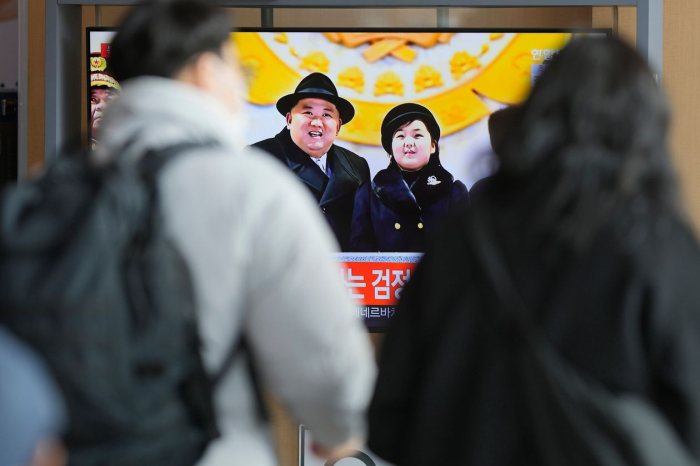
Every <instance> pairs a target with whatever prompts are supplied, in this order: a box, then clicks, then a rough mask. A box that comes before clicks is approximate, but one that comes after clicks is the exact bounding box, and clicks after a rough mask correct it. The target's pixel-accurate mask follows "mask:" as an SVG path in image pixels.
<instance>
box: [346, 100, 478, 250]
mask: <svg viewBox="0 0 700 466" xmlns="http://www.w3.org/2000/svg"><path fill="white" fill-rule="evenodd" d="M381 134H382V146H383V147H384V150H386V152H387V154H389V166H388V167H387V168H386V169H384V170H381V171H380V172H379V173H377V174H376V176H375V177H374V179H373V180H372V182H371V183H366V184H365V185H364V186H362V187H361V188H360V189H359V190H358V192H357V195H356V196H355V208H354V212H353V220H352V226H351V231H350V249H351V250H352V251H356V252H423V250H424V245H425V239H426V235H429V234H430V232H431V231H432V230H433V229H434V228H435V226H436V225H437V224H439V223H440V220H441V219H443V218H444V217H445V216H446V215H447V213H448V212H450V211H451V210H453V209H454V208H455V207H456V206H457V205H459V204H461V203H463V202H466V201H468V199H469V192H468V191H467V187H466V186H465V185H464V183H462V182H461V181H455V180H454V177H453V176H452V175H451V174H450V173H449V172H448V171H447V170H445V169H444V168H443V167H442V165H441V164H440V146H439V140H440V126H439V125H438V123H437V121H436V120H435V117H433V114H432V113H431V112H430V110H428V109H427V108H425V107H423V106H422V105H418V104H415V103H405V104H401V105H398V106H396V107H394V108H392V109H391V110H390V111H389V113H387V114H386V116H385V117H384V121H383V122H382V126H381Z"/></svg>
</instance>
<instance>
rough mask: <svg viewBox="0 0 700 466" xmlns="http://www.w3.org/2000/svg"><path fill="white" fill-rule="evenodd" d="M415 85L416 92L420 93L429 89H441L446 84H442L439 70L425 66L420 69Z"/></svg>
mask: <svg viewBox="0 0 700 466" xmlns="http://www.w3.org/2000/svg"><path fill="white" fill-rule="evenodd" d="M413 84H415V85H416V92H420V91H422V90H424V89H427V88H429V87H440V86H442V85H443V84H444V83H443V82H442V76H440V72H439V71H438V70H436V69H435V68H433V67H432V66H428V65H423V66H421V67H420V68H418V71H417V72H416V79H415V80H414V81H413Z"/></svg>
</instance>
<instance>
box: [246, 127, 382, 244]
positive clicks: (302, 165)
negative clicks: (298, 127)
mask: <svg viewBox="0 0 700 466" xmlns="http://www.w3.org/2000/svg"><path fill="white" fill-rule="evenodd" d="M253 147H257V148H259V149H262V150H264V151H265V152H268V153H269V154H271V155H273V156H274V157H275V158H277V159H278V160H279V161H280V162H282V163H284V164H285V165H287V166H288V167H289V168H290V169H291V170H292V171H293V172H294V173H295V174H296V176H297V178H299V179H300V180H301V181H303V182H304V184H305V185H306V186H307V187H308V188H309V190H310V191H311V193H312V194H313V195H314V197H315V198H316V201H317V202H318V206H319V208H320V209H321V213H323V215H324V217H325V218H326V220H327V221H328V224H329V225H330V227H331V229H332V230H333V233H335V237H336V238H337V240H338V243H339V244H340V248H341V250H342V251H347V250H348V244H349V240H350V222H351V221H352V211H353V206H354V203H355V193H356V192H357V190H358V188H359V187H360V186H362V185H363V184H365V183H366V182H368V181H369V180H370V174H369V165H368V164H367V161H366V160H365V159H363V158H362V157H360V156H359V155H357V154H355V153H354V152H351V151H349V150H347V149H343V148H342V147H338V146H336V145H335V144H333V145H332V146H331V148H330V149H329V150H328V158H327V160H326V163H327V165H328V166H329V167H330V170H331V176H330V178H329V177H328V176H327V175H326V174H325V173H323V172H322V171H321V170H320V169H319V168H318V166H317V165H316V164H315V163H313V161H311V159H310V158H309V155H308V154H307V153H306V152H304V151H303V150H301V149H300V148H299V147H298V146H297V145H296V144H295V143H294V141H293V140H292V137H291V135H290V134H289V130H288V129H287V128H284V129H283V130H282V131H280V132H279V133H278V134H277V135H276V136H275V137H274V138H270V139H265V140H263V141H260V142H256V143H255V144H253Z"/></svg>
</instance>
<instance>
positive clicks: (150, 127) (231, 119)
mask: <svg viewBox="0 0 700 466" xmlns="http://www.w3.org/2000/svg"><path fill="white" fill-rule="evenodd" d="M123 89H124V90H123V92H122V93H121V94H120V95H119V96H118V97H117V98H116V99H114V100H113V101H112V102H111V103H110V105H109V106H108V107H107V109H106V111H105V115H104V117H103V120H102V124H101V126H100V129H99V130H98V133H97V139H98V140H99V142H100V144H99V146H98V148H97V149H96V150H95V152H94V153H93V156H94V157H95V158H96V160H98V161H105V160H108V159H110V158H112V157H114V156H115V154H119V153H120V151H121V150H122V149H123V148H124V147H125V146H126V145H128V144H130V149H129V150H128V151H127V154H123V155H122V156H123V157H126V158H127V159H128V158H130V157H131V158H135V157H137V156H138V155H140V154H143V153H145V152H146V151H147V150H149V149H159V148H163V147H167V146H172V145H176V144H179V143H184V142H212V141H215V142H217V143H218V145H220V146H221V147H222V148H226V147H231V148H233V149H235V150H236V151H238V150H239V149H240V148H241V147H243V146H244V145H245V140H244V139H243V134H244V123H243V121H244V120H243V118H241V117H239V116H236V115H234V114H232V113H231V112H230V111H229V110H228V109H227V108H226V107H225V106H224V105H223V104H222V103H221V102H219V101H218V100H216V98H215V97H214V96H212V95H211V94H209V93H207V92H205V91H202V90H200V89H198V88H196V87H194V86H191V85H189V84H185V83H181V82H179V81H176V80H174V79H167V78H159V77H152V76H148V77H141V78H135V79H131V80H128V81H127V82H126V83H125V84H124V87H123Z"/></svg>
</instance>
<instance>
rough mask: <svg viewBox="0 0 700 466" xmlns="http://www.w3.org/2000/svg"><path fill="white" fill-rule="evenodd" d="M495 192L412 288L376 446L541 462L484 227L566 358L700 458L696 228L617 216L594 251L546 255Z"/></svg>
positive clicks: (386, 377)
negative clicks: (654, 417) (500, 320)
mask: <svg viewBox="0 0 700 466" xmlns="http://www.w3.org/2000/svg"><path fill="white" fill-rule="evenodd" d="M501 189H505V188H504V187H503V186H502V185H498V184H497V183H496V182H494V184H493V185H490V186H489V189H487V190H485V191H484V192H483V193H482V198H481V199H480V202H479V203H476V204H474V205H472V206H471V207H470V208H468V209H467V210H465V212H464V213H462V214H460V215H458V216H453V217H452V218H451V219H450V221H449V222H448V224H447V225H445V228H443V229H441V231H440V233H439V234H438V236H437V237H436V238H435V240H434V241H432V242H431V244H430V245H429V247H428V250H427V251H426V254H425V255H424V257H423V259H422V261H421V263H420V264H419V266H418V268H417V269H416V271H415V273H414V275H413V276H412V277H411V280H410V281H409V282H408V283H407V286H406V288H405V289H404V292H403V295H402V299H401V302H400V303H399V307H398V309H397V312H396V317H395V318H394V320H393V321H392V322H393V326H392V328H390V330H389V333H388V335H387V337H386V339H385V341H384V344H383V346H382V353H381V360H380V370H379V380H378V382H377V385H376V391H375V394H374V398H373V400H372V403H371V407H370V411H369V447H370V448H371V449H372V450H373V451H374V452H375V453H376V454H378V455H379V456H381V457H382V458H385V459H387V460H389V461H391V462H392V463H394V464H396V465H397V466H406V465H427V464H430V465H433V464H435V465H437V464H451V465H452V464H454V465H489V466H514V465H518V466H520V465H525V466H529V465H539V464H543V462H542V461H541V458H540V457H539V455H538V452H537V451H535V449H534V440H533V439H532V437H531V434H530V430H531V423H528V422H527V419H528V418H527V416H526V415H524V414H523V411H522V409H523V407H522V404H523V401H522V396H521V392H519V390H518V388H517V386H518V384H517V380H518V379H517V378H515V377H514V376H513V373H514V368H513V366H512V365H510V362H511V359H510V358H509V350H513V349H514V348H513V346H512V345H510V344H509V342H510V341H511V340H509V339H508V338H507V337H506V336H505V335H504V332H503V331H502V330H500V329H499V327H497V326H496V322H495V310H494V309H493V308H492V306H493V303H494V302H497V301H495V300H494V299H493V297H492V296H491V292H490V291H489V289H490V288H489V285H488V284H487V282H486V281H485V279H484V275H483V272H482V270H481V268H480V266H479V265H478V263H477V259H476V256H475V254H474V250H475V248H478V247H479V244H477V243H476V241H475V240H474V239H473V233H472V232H471V230H470V228H469V225H471V224H473V222H477V221H480V222H487V224H488V228H489V229H490V230H491V231H493V232H494V234H493V237H494V242H495V243H496V245H497V247H498V248H499V249H500V250H501V252H502V255H503V256H504V257H505V260H506V262H507V267H508V269H509V270H510V272H511V274H512V276H513V278H514V280H515V283H516V286H517V288H518V291H519V292H520V294H521V295H522V297H523V302H524V304H525V306H526V307H527V308H528V309H530V310H531V311H533V313H534V312H536V319H537V320H538V321H539V322H540V325H541V327H542V329H543V331H544V333H545V335H546V337H547V338H549V339H550V341H551V342H552V343H553V344H554V345H555V347H557V348H558V350H559V351H560V353H561V354H562V355H563V356H564V357H565V358H566V359H568V360H569V361H570V362H571V363H572V364H573V365H574V366H575V367H577V368H578V370H580V371H581V372H584V373H586V374H588V375H589V376H590V377H593V378H595V379H597V380H598V381H600V382H601V383H602V384H603V385H604V386H605V387H607V388H608V389H609V390H611V391H612V392H614V393H621V392H631V393H636V394H638V395H640V396H643V397H645V398H646V399H648V400H650V401H651V402H652V403H653V404H654V405H656V406H657V407H658V408H659V409H660V411H661V412H662V413H663V414H664V415H665V416H666V417H667V418H668V419H669V420H670V421H671V423H672V425H673V427H674V428H675V429H676V430H677V432H678V433H679V434H680V436H681V437H682V439H683V440H684V441H685V443H686V444H687V445H688V446H689V447H690V450H691V451H692V452H694V454H695V455H696V456H697V457H700V362H699V358H700V286H698V279H699V278H698V277H700V249H699V248H698V244H697V241H696V240H695V238H694V237H693V234H692V233H691V231H690V229H689V228H688V227H687V226H686V225H685V224H683V223H682V222H681V221H680V220H678V219H676V218H673V219H669V220H668V221H667V222H666V223H665V224H664V225H663V227H662V228H656V230H655V231H653V232H649V233H647V234H646V235H644V236H642V235H639V234H638V233H635V232H638V231H641V230H631V231H630V229H629V228H627V227H626V225H629V224H623V221H622V220H619V219H618V218H613V219H611V221H610V223H609V224H608V225H605V226H604V227H603V228H602V229H601V230H600V231H599V233H598V234H597V236H596V237H595V239H594V242H593V244H592V247H590V248H589V250H588V252H587V253H586V254H574V253H573V252H571V251H569V252H566V253H565V252H562V253H560V254H557V255H553V256H551V259H549V260H545V258H544V257H543V255H542V249H541V248H540V247H538V245H537V244H536V243H534V242H533V241H530V240H528V239H527V238H528V236H527V235H526V233H527V232H528V230H531V228H528V224H527V223H526V222H524V221H523V218H522V216H521V215H519V214H518V211H519V210H520V211H522V210H523V209H525V208H526V206H525V205H524V204H525V203H524V202H521V201H519V196H518V194H517V193H510V194H507V195H506V194H504V195H502V196H500V197H499V196H494V195H493V192H495V191H497V190H498V191H500V190H501ZM532 208H536V206H532ZM642 222H645V223H646V224H649V225H651V224H652V221H651V220H650V219H647V220H642ZM656 224H657V223H656V222H655V223H654V225H656ZM514 233H516V234H514ZM530 237H531V236H530Z"/></svg>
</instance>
